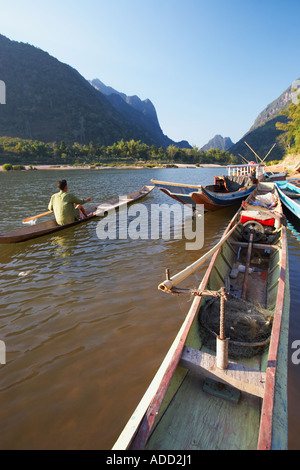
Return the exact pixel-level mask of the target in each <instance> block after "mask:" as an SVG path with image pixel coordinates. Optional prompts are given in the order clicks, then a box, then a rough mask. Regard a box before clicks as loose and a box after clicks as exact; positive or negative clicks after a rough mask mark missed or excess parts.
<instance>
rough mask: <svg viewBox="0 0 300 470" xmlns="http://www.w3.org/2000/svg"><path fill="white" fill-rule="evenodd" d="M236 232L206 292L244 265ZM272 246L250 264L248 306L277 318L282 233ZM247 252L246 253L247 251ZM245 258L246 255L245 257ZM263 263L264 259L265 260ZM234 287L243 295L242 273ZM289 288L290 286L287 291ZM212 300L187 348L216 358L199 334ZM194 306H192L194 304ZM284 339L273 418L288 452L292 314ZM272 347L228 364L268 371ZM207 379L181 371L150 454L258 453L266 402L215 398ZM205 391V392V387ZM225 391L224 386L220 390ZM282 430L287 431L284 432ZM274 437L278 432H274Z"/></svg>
mask: <svg viewBox="0 0 300 470" xmlns="http://www.w3.org/2000/svg"><path fill="white" fill-rule="evenodd" d="M239 227H240V226H238V228H237V230H236V231H234V232H233V234H232V235H231V236H230V238H229V239H228V240H227V241H226V242H225V244H224V245H223V246H222V248H221V249H220V250H219V252H218V254H217V257H216V259H215V263H214V266H213V268H212V271H211V273H210V276H209V279H208V282H207V286H206V289H208V290H214V291H216V290H219V289H220V288H221V287H223V286H224V285H225V277H227V276H229V275H230V273H231V270H232V269H233V267H235V266H237V265H238V263H240V262H241V256H242V253H241V251H242V250H241V248H240V247H239V246H238V245H235V244H232V242H241V241H243V240H242V234H241V229H240V228H239ZM276 237H277V239H275V241H274V243H273V244H274V245H276V246H277V248H278V249H275V250H273V249H271V250H260V253H258V252H257V251H256V250H253V255H252V259H253V261H254V264H253V263H251V266H255V259H256V261H257V263H258V264H257V266H258V267H259V270H257V272H252V273H251V274H249V279H248V289H247V295H246V300H249V301H251V302H252V303H256V304H260V305H264V307H265V308H267V309H268V310H269V314H270V316H273V314H274V309H275V305H276V298H277V292H278V283H279V276H280V269H281V253H282V252H281V243H282V239H281V232H280V231H279V232H278V234H277V235H276ZM246 250H247V249H246ZM243 256H244V254H243ZM262 258H263V259H262ZM230 282H231V287H232V284H234V288H237V289H240V288H241V284H242V282H243V274H242V273H239V275H238V277H237V279H235V280H234V281H233V282H232V280H231V279H230ZM286 287H287V286H286ZM209 299H210V298H209V297H204V298H202V300H201V302H199V309H198V314H197V315H196V317H195V320H194V322H193V325H192V327H191V329H190V331H189V334H188V337H187V341H186V343H185V344H186V346H188V347H191V348H194V349H197V350H201V351H204V352H208V353H210V354H212V355H215V351H213V350H209V349H207V347H206V346H205V345H204V344H203V339H202V337H201V334H200V330H199V324H198V318H197V317H198V316H199V311H200V309H201V307H203V306H204V304H205V302H208V301H209ZM195 301H196V300H194V302H195ZM282 329H283V330H284V331H282V332H281V333H282V334H281V337H280V341H281V343H280V345H279V346H280V348H281V354H282V358H281V359H282V360H281V361H280V364H281V365H279V369H278V371H277V375H278V380H279V379H281V385H280V386H278V387H277V391H276V393H277V395H276V396H275V413H276V417H275V419H277V421H278V422H279V424H280V425H279V426H277V428H276V429H278V430H279V431H277V432H278V435H276V436H274V441H276V442H277V443H278V445H279V446H281V448H282V446H284V445H285V444H284V441H285V439H286V440H287V432H286V436H285V432H284V430H285V429H286V414H287V412H286V406H285V405H286V404H285V405H283V404H282V403H283V402H284V400H285V397H286V393H285V392H286V390H284V385H282V384H285V383H286V357H285V355H286V353H285V351H287V340H288V332H287V331H288V312H286V314H285V317H284V318H283V324H282ZM268 349H269V348H268V346H267V347H266V348H265V350H264V352H263V353H262V354H260V355H255V356H253V357H250V358H242V357H240V358H237V357H234V358H231V357H230V355H229V360H233V361H234V362H238V363H240V364H243V365H246V366H248V367H251V368H253V369H255V370H261V371H262V372H265V371H266V366H267V359H268ZM204 385H205V378H204V377H203V376H201V374H199V373H196V372H194V371H191V370H189V371H188V370H186V369H184V368H182V367H180V366H178V367H177V369H176V371H175V373H174V375H173V377H172V379H171V383H170V386H169V388H168V390H167V392H166V395H165V397H164V400H163V403H162V406H161V408H160V411H159V413H158V416H157V418H156V421H155V423H154V426H153V430H152V433H151V435H150V437H149V439H148V442H147V445H146V449H148V450H196V449H198V450H201V449H205V450H210V449H211V450H218V449H225V450H231V449H245V450H247V449H249V450H254V449H256V448H257V443H258V435H259V427H260V417H261V409H262V398H259V397H256V396H252V395H250V394H248V393H245V392H239V393H240V396H239V400H238V403H235V402H234V401H230V400H228V399H226V398H222V390H220V396H221V397H220V396H214V395H212V394H210V393H207V392H206V391H204V390H203V386H204ZM204 388H205V389H207V387H205V386H204ZM221 388H222V386H220V389H221ZM282 430H283V431H282ZM275 432H276V431H275Z"/></svg>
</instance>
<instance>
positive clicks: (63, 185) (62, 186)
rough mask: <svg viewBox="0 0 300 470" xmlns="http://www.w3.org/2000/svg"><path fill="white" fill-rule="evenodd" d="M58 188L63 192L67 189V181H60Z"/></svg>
mask: <svg viewBox="0 0 300 470" xmlns="http://www.w3.org/2000/svg"><path fill="white" fill-rule="evenodd" d="M57 186H58V187H59V189H61V190H63V189H65V187H66V186H67V182H66V180H61V181H58V183H57Z"/></svg>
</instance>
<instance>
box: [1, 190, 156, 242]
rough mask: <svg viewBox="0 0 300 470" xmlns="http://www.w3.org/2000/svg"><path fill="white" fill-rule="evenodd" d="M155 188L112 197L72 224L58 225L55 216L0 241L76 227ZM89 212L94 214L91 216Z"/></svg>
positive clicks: (39, 235)
mask: <svg viewBox="0 0 300 470" xmlns="http://www.w3.org/2000/svg"><path fill="white" fill-rule="evenodd" d="M153 189H154V186H150V185H145V186H143V187H142V188H141V189H140V190H138V191H135V192H133V193H131V194H128V195H127V196H125V197H123V196H122V198H121V199H120V198H117V199H112V200H110V201H108V202H104V203H102V204H99V205H97V206H92V207H89V208H87V209H86V212H87V214H88V217H87V218H86V219H81V220H78V221H75V222H73V223H71V224H66V225H58V224H57V223H56V220H55V218H52V219H51V220H47V221H46V222H40V223H38V224H36V225H30V226H28V227H23V228H21V229H18V230H15V231H13V232H9V233H4V234H0V243H2V244H4V243H6V244H7V243H19V242H23V241H26V240H31V239H34V238H37V237H41V236H43V235H47V234H50V233H53V232H58V231H60V230H65V229H67V228H70V227H74V226H75V225H79V224H82V223H85V222H88V221H89V220H91V219H94V218H95V217H103V216H104V215H105V214H106V213H107V211H108V210H111V209H114V210H118V209H119V208H120V206H121V205H122V204H128V205H129V204H132V203H134V202H136V201H138V200H139V199H141V198H143V197H145V196H147V195H148V194H149V193H150V192H151V191H152V190H153ZM89 214H93V215H90V216H89Z"/></svg>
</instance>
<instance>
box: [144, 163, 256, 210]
mask: <svg viewBox="0 0 300 470" xmlns="http://www.w3.org/2000/svg"><path fill="white" fill-rule="evenodd" d="M264 169H265V166H264V165H262V164H256V163H249V164H247V165H229V166H228V167H227V170H228V174H227V176H215V181H214V184H213V185H207V186H204V187H203V186H201V185H190V184H180V183H169V182H165V181H157V180H153V179H152V180H151V183H153V184H155V186H157V187H158V188H159V189H160V190H161V191H162V192H164V193H165V194H167V195H168V196H170V197H171V198H173V199H175V200H176V201H179V202H181V203H182V204H187V205H191V206H196V204H203V205H204V210H205V211H215V210H218V209H222V208H224V207H228V206H231V205H233V204H240V203H241V202H242V201H243V200H244V199H246V198H247V197H248V196H249V194H251V193H252V191H253V190H254V189H255V187H256V184H257V182H260V181H263V179H264Z"/></svg>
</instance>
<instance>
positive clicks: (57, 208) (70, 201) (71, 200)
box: [48, 190, 87, 225]
mask: <svg viewBox="0 0 300 470" xmlns="http://www.w3.org/2000/svg"><path fill="white" fill-rule="evenodd" d="M85 202H87V201H86V199H79V198H78V197H76V196H74V194H72V193H68V192H65V191H62V190H60V191H59V193H55V194H53V195H52V196H51V199H50V202H49V206H48V209H49V211H54V215H55V219H56V222H57V223H58V225H65V224H71V223H72V222H74V221H75V220H76V219H78V216H79V214H78V210H76V209H75V207H74V204H84V203H85Z"/></svg>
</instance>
